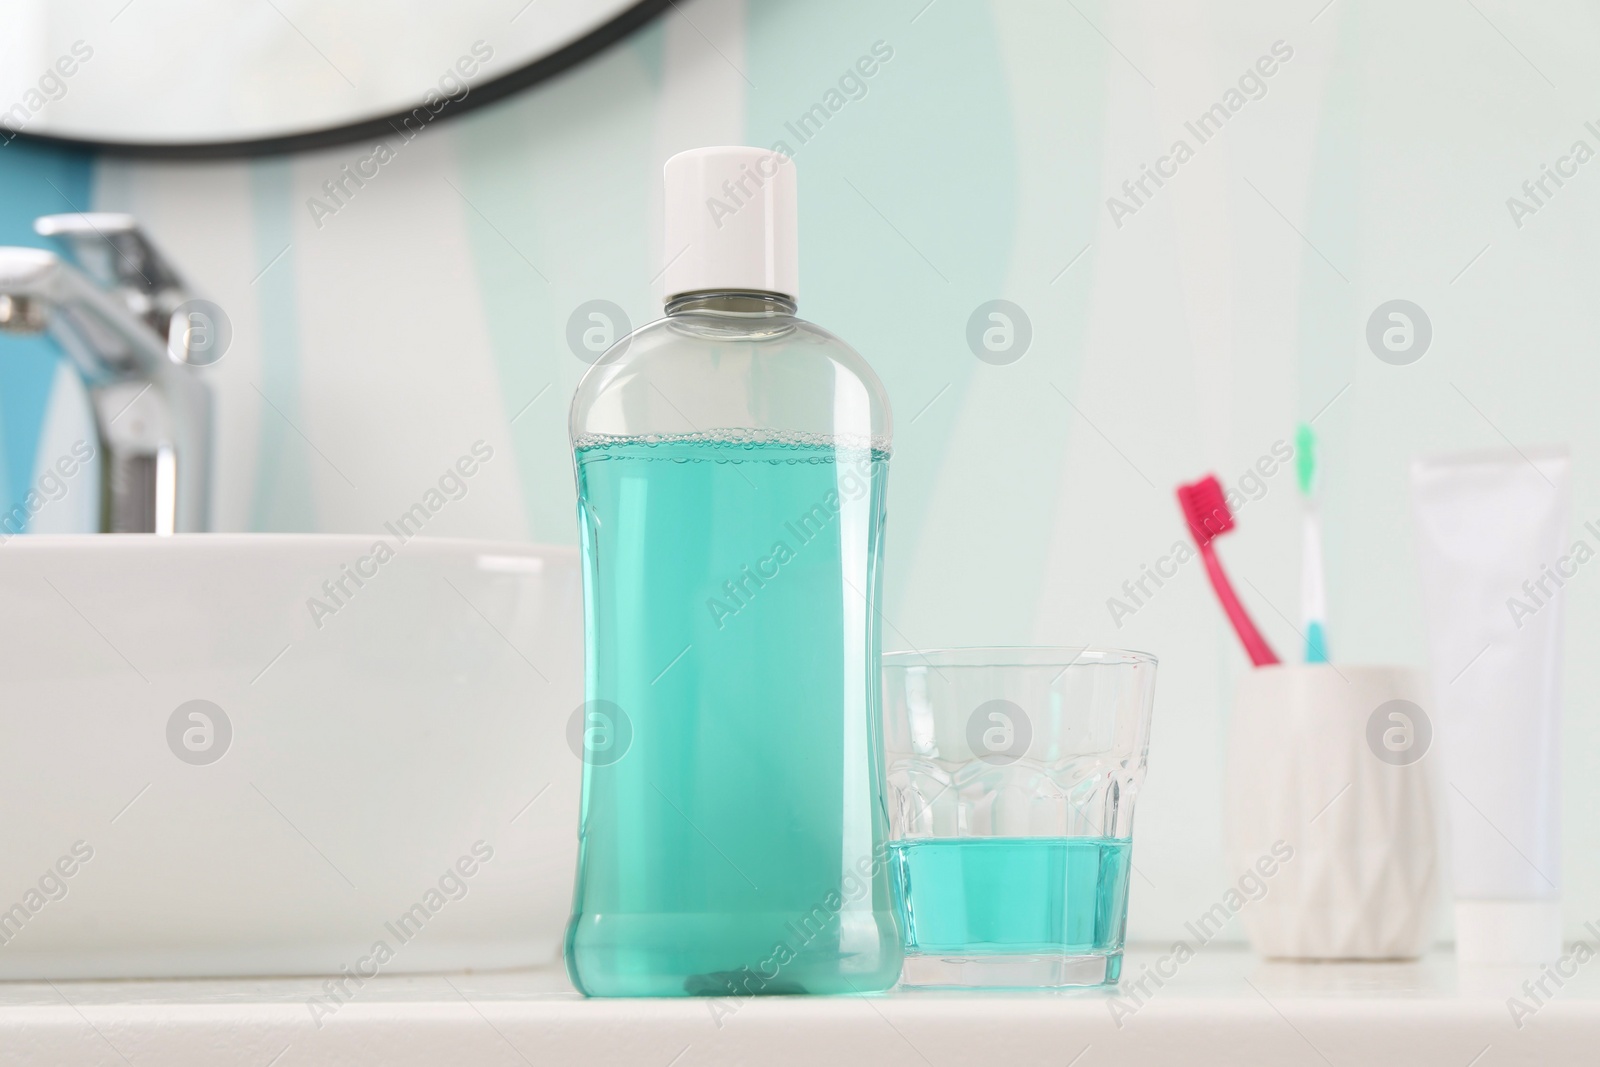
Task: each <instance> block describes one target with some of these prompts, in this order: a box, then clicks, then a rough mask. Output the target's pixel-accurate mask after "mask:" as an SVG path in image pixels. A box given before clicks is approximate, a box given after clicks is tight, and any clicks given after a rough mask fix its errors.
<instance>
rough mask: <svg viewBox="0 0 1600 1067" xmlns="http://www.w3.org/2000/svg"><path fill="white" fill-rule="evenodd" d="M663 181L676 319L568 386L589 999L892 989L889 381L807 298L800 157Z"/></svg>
mask: <svg viewBox="0 0 1600 1067" xmlns="http://www.w3.org/2000/svg"><path fill="white" fill-rule="evenodd" d="M666 178H667V200H668V202H667V232H668V245H669V246H670V247H671V248H678V247H683V248H684V249H685V251H684V253H683V254H681V255H680V256H679V258H678V260H677V261H675V265H674V266H673V267H671V268H669V270H668V272H667V283H668V288H667V292H668V293H669V294H672V295H670V296H669V298H668V301H667V316H666V318H664V319H662V320H660V321H658V322H655V323H652V324H651V325H649V326H646V327H644V328H643V329H641V330H639V331H637V332H636V333H634V334H633V335H632V336H630V337H628V338H626V339H624V340H623V341H621V342H619V343H618V344H617V345H616V346H614V347H613V348H612V349H611V350H610V351H609V352H608V353H607V354H606V355H605V356H604V357H602V359H601V360H600V361H599V362H598V363H596V364H595V366H594V367H593V368H592V369H591V370H590V371H589V373H588V374H587V375H585V377H584V379H583V381H582V383H581V384H580V385H579V387H578V392H577V395H576V396H575V397H574V399H573V403H572V415H571V435H572V446H573V453H574V461H575V465H576V468H577V478H578V502H579V503H578V506H579V520H580V524H581V527H582V529H581V535H582V546H583V558H584V583H585V584H584V610H585V626H586V634H585V636H586V643H587V671H586V686H587V702H586V704H585V720H584V721H585V728H586V729H585V734H584V737H585V745H586V747H585V750H584V751H585V757H586V758H585V766H584V779H583V811H582V817H581V826H580V831H579V837H580V850H579V864H578V878H577V886H576V890H575V893H574V898H573V908H572V920H571V923H570V924H569V926H568V930H567V940H566V960H567V969H568V972H569V974H570V975H571V977H572V981H573V983H574V984H575V985H576V986H577V987H578V988H579V989H580V990H582V991H583V992H584V993H587V994H589V995H591V996H693V995H705V996H718V997H729V996H739V997H742V996H745V995H752V994H762V993H768V994H772V993H849V992H857V991H859V992H866V991H870V990H879V989H885V988H887V987H889V986H890V985H892V984H893V983H894V981H895V980H896V978H897V976H898V975H899V971H900V960H901V955H900V951H901V950H900V939H899V936H898V934H897V931H896V928H895V925H894V918H893V914H892V905H891V901H890V895H889V894H890V890H889V884H888V880H887V865H886V862H885V861H886V855H887V844H886V816H885V811H884V803H883V789H882V784H881V752H882V744H881V735H880V729H881V726H880V712H879V702H880V693H881V687H880V684H879V679H878V670H877V664H878V654H879V614H878V604H879V599H880V590H881V584H882V572H881V568H880V562H879V561H880V557H881V552H882V545H883V525H884V488H885V479H886V476H887V470H888V460H889V443H890V423H889V406H888V401H887V398H886V397H885V395H884V390H883V387H882V385H881V383H880V382H879V381H878V379H877V376H876V375H874V374H873V372H872V369H871V368H870V367H868V366H867V364H866V362H865V361H864V360H862V358H861V357H860V356H858V355H857V354H856V353H855V352H854V351H852V350H851V349H850V348H849V347H848V346H846V345H845V344H844V343H843V342H841V341H840V340H839V339H838V338H836V337H834V336H833V335H831V334H829V333H827V332H826V331H824V330H822V329H819V328H818V327H816V326H813V325H811V324H809V323H807V322H804V321H802V320H800V319H798V318H796V317H795V293H796V291H797V288H798V287H797V285H796V274H797V270H796V265H795V264H796V258H797V257H796V256H795V230H796V224H795V182H794V164H793V163H792V162H790V161H788V160H785V159H784V158H783V157H781V156H775V155H773V154H771V153H766V152H762V151H760V150H757V149H749V148H711V149H698V150H695V151H693V152H687V153H683V154H681V155H679V156H675V157H674V158H673V159H672V160H671V161H669V162H668V164H667V168H666ZM669 254H670V252H669Z"/></svg>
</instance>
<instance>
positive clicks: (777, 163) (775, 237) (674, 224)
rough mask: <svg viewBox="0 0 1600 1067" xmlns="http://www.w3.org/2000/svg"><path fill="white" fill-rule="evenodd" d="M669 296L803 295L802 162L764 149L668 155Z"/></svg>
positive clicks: (713, 150)
mask: <svg viewBox="0 0 1600 1067" xmlns="http://www.w3.org/2000/svg"><path fill="white" fill-rule="evenodd" d="M665 177H666V192H667V212H666V223H667V245H666V249H665V253H666V256H667V259H668V265H667V269H666V271H665V272H664V273H665V276H666V296H667V299H669V300H670V299H672V298H673V297H675V296H678V295H680V294H682V293H693V292H699V291H702V290H708V289H710V290H716V289H740V290H759V291H762V292H769V293H782V294H783V295H784V296H788V297H791V298H795V297H798V296H799V295H800V223H799V208H798V195H797V192H796V184H795V166H794V161H793V160H791V159H789V158H788V157H787V156H784V155H783V154H781V153H778V152H771V151H768V150H766V149H762V148H737V147H730V148H694V149H690V150H689V151H687V152H679V153H678V154H677V155H675V156H673V157H672V158H671V159H669V160H667V166H666V170H665Z"/></svg>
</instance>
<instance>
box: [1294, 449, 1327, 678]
mask: <svg viewBox="0 0 1600 1067" xmlns="http://www.w3.org/2000/svg"><path fill="white" fill-rule="evenodd" d="M1294 472H1295V480H1296V481H1297V482H1298V483H1299V485H1300V495H1301V496H1302V497H1304V498H1305V501H1306V518H1305V544H1304V548H1303V550H1302V552H1301V556H1300V614H1301V619H1302V621H1303V622H1304V623H1305V631H1306V662H1307V663H1326V662H1328V631H1327V626H1326V619H1327V615H1328V597H1327V590H1326V588H1325V586H1324V584H1323V576H1322V522H1321V519H1319V518H1318V516H1317V496H1316V488H1317V435H1316V434H1315V433H1314V432H1313V431H1312V429H1311V425H1310V424H1309V423H1304V422H1302V423H1301V424H1300V425H1299V426H1297V427H1296V428H1295V432H1294Z"/></svg>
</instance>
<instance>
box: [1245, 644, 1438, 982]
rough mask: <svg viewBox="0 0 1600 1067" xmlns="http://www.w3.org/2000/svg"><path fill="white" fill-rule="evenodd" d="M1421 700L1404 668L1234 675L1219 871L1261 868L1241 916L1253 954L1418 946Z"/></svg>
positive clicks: (1423, 796)
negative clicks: (1266, 872) (1224, 862)
mask: <svg viewBox="0 0 1600 1067" xmlns="http://www.w3.org/2000/svg"><path fill="white" fill-rule="evenodd" d="M1426 694H1427V689H1426V687H1425V684H1424V681H1423V679H1422V676H1421V675H1420V674H1419V673H1418V672H1416V671H1413V670H1411V669H1409V668H1405V667H1383V666H1372V667H1368V666H1349V665H1345V664H1338V665H1330V664H1280V665H1277V666H1272V667H1262V668H1257V669H1255V670H1252V671H1250V672H1249V673H1248V674H1246V675H1245V677H1244V679H1243V680H1242V681H1241V682H1240V684H1239V691H1238V696H1237V699H1236V701H1235V703H1234V711H1233V720H1232V722H1231V724H1230V727H1229V743H1228V772H1227V783H1226V837H1227V857H1228V865H1229V870H1230V871H1234V872H1241V873H1242V872H1246V871H1250V870H1255V871H1258V872H1260V871H1262V870H1263V869H1264V868H1270V869H1271V871H1272V873H1271V875H1270V877H1264V876H1258V877H1257V878H1256V879H1253V880H1252V881H1251V886H1252V887H1254V886H1255V885H1257V884H1258V883H1259V884H1261V885H1263V886H1264V889H1262V891H1261V893H1260V895H1259V899H1255V900H1252V901H1249V902H1248V903H1247V904H1246V905H1245V906H1244V907H1243V908H1242V909H1241V910H1240V915H1241V917H1242V920H1243V923H1244V928H1245V932H1246V934H1247V935H1248V937H1249V939H1250V944H1251V946H1252V947H1253V948H1254V949H1255V950H1256V951H1257V952H1259V953H1260V954H1262V955H1263V956H1268V957H1275V958H1284V959H1324V960H1335V959H1358V960H1371V959H1410V958H1415V957H1417V956H1420V955H1421V954H1422V953H1423V952H1425V951H1426V950H1427V947H1428V945H1429V943H1430V940H1431V937H1432V931H1433V916H1434V911H1435V908H1436V906H1437V902H1438V895H1439V857H1438V844H1437V834H1436V824H1437V815H1436V804H1437V799H1438V798H1437V793H1436V787H1435V777H1434V776H1435V770H1434V766H1435V763H1436V762H1437V759H1438V756H1437V754H1436V753H1434V752H1433V751H1432V749H1433V747H1434V740H1435V738H1434V731H1433V724H1432V722H1431V720H1430V718H1429V715H1428V712H1427V710H1426V707H1427V703H1428V700H1427V696H1426ZM1291 850H1292V855H1290V856H1289V858H1287V859H1285V858H1284V855H1285V853H1289V852H1290V851H1291ZM1262 857H1270V859H1269V861H1268V862H1267V863H1265V864H1264V863H1262Z"/></svg>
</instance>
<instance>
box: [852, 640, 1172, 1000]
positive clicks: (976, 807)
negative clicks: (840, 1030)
mask: <svg viewBox="0 0 1600 1067" xmlns="http://www.w3.org/2000/svg"><path fill="white" fill-rule="evenodd" d="M1155 673H1156V660H1155V657H1154V656H1151V655H1148V654H1146V653H1143V652H1127V651H1121V650H1118V649H1108V648H964V649H941V650H937V651H927V652H893V653H889V654H887V655H885V656H884V657H883V679H884V706H883V712H884V759H885V765H886V766H885V772H886V773H885V783H886V788H887V798H888V805H889V839H890V841H889V856H888V859H889V868H890V876H891V884H892V886H893V890H894V899H895V907H896V911H897V917H898V919H899V921H900V929H901V935H902V939H903V946H904V949H905V965H904V970H903V971H902V972H901V984H902V985H903V986H913V987H915V986H931V987H946V988H1042V987H1059V986H1079V985H1098V984H1102V983H1113V982H1115V981H1117V978H1118V977H1119V975H1120V974H1121V970H1122V945H1123V938H1124V934H1125V931H1126V927H1127V914H1128V874H1129V872H1130V870H1131V869H1132V862H1133V860H1132V852H1133V809H1134V802H1135V800H1136V799H1137V798H1138V794H1139V786H1140V784H1141V782H1142V781H1143V779H1144V770H1145V756H1146V753H1147V750H1148V748H1149V738H1150V714H1151V708H1152V705H1153V699H1154V694H1155Z"/></svg>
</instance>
